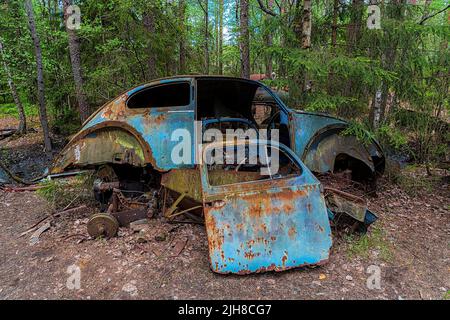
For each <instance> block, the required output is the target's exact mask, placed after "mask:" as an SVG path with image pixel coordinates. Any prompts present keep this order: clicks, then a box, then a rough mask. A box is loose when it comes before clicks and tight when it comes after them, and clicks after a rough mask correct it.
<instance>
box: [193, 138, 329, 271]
mask: <svg viewBox="0 0 450 320" xmlns="http://www.w3.org/2000/svg"><path fill="white" fill-rule="evenodd" d="M284 148H285V150H286V151H287V152H289V154H290V155H291V157H292V158H294V159H295V161H297V162H298V165H299V166H301V168H302V174H300V175H294V176H289V177H286V178H280V179H273V180H271V179H267V180H260V181H254V182H245V183H234V184H229V185H223V186H211V185H210V184H209V182H208V177H207V168H206V165H203V166H202V169H201V173H202V177H201V178H202V187H203V197H204V213H205V225H206V230H207V235H208V244H209V253H210V264H211V269H212V270H213V271H215V272H218V273H236V274H247V273H253V272H264V271H271V270H273V271H282V270H286V269H290V268H294V267H299V266H304V265H311V264H321V263H324V262H325V261H326V260H327V259H328V256H329V250H330V247H331V230H330V224H329V220H328V213H327V208H326V206H325V200H324V197H323V194H322V191H321V185H320V182H319V181H318V180H317V179H316V178H315V177H314V176H313V175H312V173H311V172H310V171H309V170H308V169H307V168H306V166H304V165H303V164H302V163H301V161H300V160H299V159H298V158H297V157H295V155H294V154H293V153H292V152H290V151H288V149H287V148H286V147H284ZM205 150H206V149H205Z"/></svg>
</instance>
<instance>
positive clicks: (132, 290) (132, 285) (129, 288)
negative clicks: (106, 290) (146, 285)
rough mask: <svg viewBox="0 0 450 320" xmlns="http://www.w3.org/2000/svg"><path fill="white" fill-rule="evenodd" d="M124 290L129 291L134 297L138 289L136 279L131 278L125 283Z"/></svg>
mask: <svg viewBox="0 0 450 320" xmlns="http://www.w3.org/2000/svg"><path fill="white" fill-rule="evenodd" d="M122 291H124V292H126V293H129V294H130V295H131V296H132V297H135V296H137V295H138V291H137V287H136V280H131V281H130V282H128V283H126V284H124V286H123V287H122Z"/></svg>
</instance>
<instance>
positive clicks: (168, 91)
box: [127, 82, 191, 109]
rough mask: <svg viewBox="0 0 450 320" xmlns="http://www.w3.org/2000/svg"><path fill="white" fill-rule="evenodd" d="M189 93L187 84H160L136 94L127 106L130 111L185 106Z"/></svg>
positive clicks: (187, 103) (189, 88)
mask: <svg viewBox="0 0 450 320" xmlns="http://www.w3.org/2000/svg"><path fill="white" fill-rule="evenodd" d="M190 93H191V85H190V83H188V82H180V83H170V84H162V85H158V86H154V87H150V88H145V89H142V90H141V91H138V92H136V93H135V94H133V95H132V96H131V97H130V98H129V99H128V102H127V106H128V108H130V109H137V108H163V107H180V106H187V105H189V103H190V100H191V95H190Z"/></svg>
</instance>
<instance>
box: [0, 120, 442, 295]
mask: <svg viewBox="0 0 450 320" xmlns="http://www.w3.org/2000/svg"><path fill="white" fill-rule="evenodd" d="M0 125H2V122H1V121H0ZM39 137H40V135H39V133H30V134H27V135H26V136H24V137H20V138H7V139H5V140H3V141H0V145H1V146H2V148H4V149H5V150H6V151H3V153H2V154H7V156H8V157H9V158H10V159H11V155H14V156H13V158H14V159H15V160H14V159H13V160H11V161H12V162H13V163H14V166H13V169H14V170H16V171H21V170H23V172H25V171H27V169H28V168H29V167H30V166H31V165H35V167H33V170H34V171H36V172H39V170H40V169H42V168H43V167H44V166H45V164H48V161H49V160H50V159H47V158H46V157H45V156H43V154H42V144H41V142H40V139H39ZM15 152H18V153H19V155H18V156H16V155H15ZM20 168H21V169H20ZM27 172H28V171H27ZM416 174H417V172H416ZM419 174H421V172H420V170H419ZM434 174H436V175H437V176H438V177H439V179H435V181H436V183H434V184H433V186H432V188H431V189H430V190H428V191H422V192H420V193H418V194H415V195H412V194H411V193H408V192H406V191H405V190H403V189H402V188H400V187H399V186H397V185H395V184H393V183H391V182H387V180H386V179H385V180H381V181H380V182H379V187H378V191H377V194H376V195H375V196H374V195H372V196H367V197H366V198H367V200H368V203H369V208H370V209H371V210H372V211H373V212H376V213H377V214H378V215H379V220H378V221H377V222H376V223H375V224H374V225H373V226H372V227H371V229H370V230H369V233H368V235H367V236H363V237H359V236H353V237H352V236H342V235H340V234H339V235H338V234H336V233H335V234H334V239H333V248H332V251H331V254H330V260H329V262H328V263H327V264H325V265H323V266H321V267H315V268H300V269H295V270H290V271H285V272H280V273H275V272H269V273H263V274H254V275H247V276H235V275H226V276H224V275H218V274H215V273H213V272H211V271H210V269H209V261H208V246H207V240H206V234H205V230H204V226H202V225H192V224H182V225H180V224H177V225H174V224H167V223H165V222H163V221H162V220H161V219H153V220H151V221H150V223H149V225H148V226H147V227H146V229H145V232H144V233H136V232H133V231H132V230H130V229H126V228H121V230H120V232H119V235H118V237H115V238H113V239H110V240H94V239H89V238H88V235H87V232H86V222H87V218H88V217H89V215H90V214H91V212H90V210H81V211H77V212H74V213H71V214H70V215H62V216H60V217H55V218H53V219H52V220H51V227H50V229H49V230H47V231H46V232H44V233H43V234H42V235H41V237H40V241H39V242H38V243H37V244H34V245H31V244H30V237H31V234H32V233H33V232H30V233H28V234H26V235H23V236H21V234H22V233H23V232H24V231H25V230H27V229H28V228H29V227H31V226H33V225H34V224H35V223H37V222H38V221H40V220H41V219H42V218H43V217H45V216H47V215H48V214H49V213H51V212H52V210H53V209H52V208H51V206H50V204H49V203H47V201H46V200H44V199H43V198H42V197H40V196H39V195H38V194H37V193H36V192H6V191H0V244H1V250H0V299H445V298H448V296H449V291H448V290H449V289H450V277H449V276H450V255H449V251H450V216H449V214H450V211H449V210H450V186H449V184H448V181H446V180H445V179H441V178H440V175H443V172H441V171H435V172H434ZM143 238H145V241H146V242H143V241H144V240H143ZM73 265H75V266H77V267H79V268H80V275H81V278H80V288H79V289H76V288H73V287H71V286H70V285H69V286H67V282H68V279H69V280H70V279H71V278H70V276H71V273H69V272H70V271H71V270H73V269H71V266H73ZM370 266H376V267H379V268H380V270H381V282H380V285H381V288H380V289H376V288H374V289H368V287H367V279H368V277H369V276H370V275H371V274H370V273H368V272H367V271H368V268H369V267H370ZM371 268H373V267H371ZM369 270H371V269H370V268H369ZM68 271H69V272H68ZM70 283H71V282H70V281H69V284H70Z"/></svg>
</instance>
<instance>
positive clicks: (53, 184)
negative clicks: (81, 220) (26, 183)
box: [37, 174, 95, 210]
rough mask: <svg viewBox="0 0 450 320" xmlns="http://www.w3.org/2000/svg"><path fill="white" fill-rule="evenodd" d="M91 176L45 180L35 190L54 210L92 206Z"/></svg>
mask: <svg viewBox="0 0 450 320" xmlns="http://www.w3.org/2000/svg"><path fill="white" fill-rule="evenodd" d="M93 179H94V178H93V176H92V175H88V174H83V175H79V176H76V177H73V178H70V179H63V180H46V181H44V182H42V183H40V185H41V186H42V188H40V189H38V190H37V193H38V195H39V196H41V197H43V198H44V199H46V200H47V201H48V202H49V203H50V204H51V205H52V206H53V208H54V209H55V210H63V209H66V208H68V207H76V206H79V205H82V204H94V203H95V201H94V196H93V191H92V185H93Z"/></svg>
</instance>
